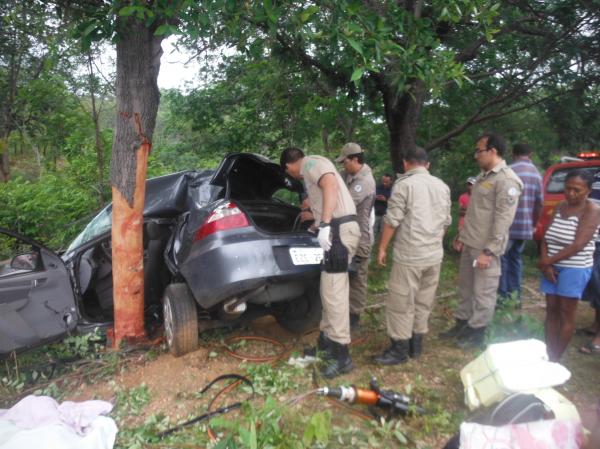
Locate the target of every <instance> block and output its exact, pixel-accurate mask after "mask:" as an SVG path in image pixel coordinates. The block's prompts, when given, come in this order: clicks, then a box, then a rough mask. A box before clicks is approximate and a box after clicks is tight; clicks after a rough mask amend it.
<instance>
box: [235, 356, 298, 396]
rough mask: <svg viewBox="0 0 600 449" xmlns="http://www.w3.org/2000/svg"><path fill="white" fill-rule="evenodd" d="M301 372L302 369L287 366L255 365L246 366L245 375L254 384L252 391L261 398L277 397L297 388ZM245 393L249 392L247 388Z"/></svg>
mask: <svg viewBox="0 0 600 449" xmlns="http://www.w3.org/2000/svg"><path fill="white" fill-rule="evenodd" d="M302 372H303V370H302V369H300V368H294V367H291V366H288V365H278V366H272V365H270V364H267V363H257V364H248V365H247V366H246V373H247V375H248V377H249V378H250V379H251V380H252V383H253V384H254V391H255V393H256V394H258V395H261V396H274V395H279V394H281V393H285V392H286V391H289V390H291V389H293V388H296V387H298V377H300V374H301V373H302ZM244 388H246V387H244ZM247 391H250V390H249V388H248V389H247Z"/></svg>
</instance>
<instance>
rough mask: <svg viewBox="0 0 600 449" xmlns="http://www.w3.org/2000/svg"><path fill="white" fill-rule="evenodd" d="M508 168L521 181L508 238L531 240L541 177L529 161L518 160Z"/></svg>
mask: <svg viewBox="0 0 600 449" xmlns="http://www.w3.org/2000/svg"><path fill="white" fill-rule="evenodd" d="M510 168H512V169H513V171H514V172H515V173H516V174H517V176H518V177H519V178H520V179H521V181H523V192H522V193H521V196H520V197H519V205H518V206H517V213H516V214H515V219H514V220H513V222H512V225H511V226H510V229H509V230H508V238H509V239H511V240H531V239H532V237H533V229H534V226H535V223H534V222H533V219H534V217H533V213H534V211H535V210H536V209H538V208H540V207H541V205H542V177H541V176H540V172H539V171H538V169H537V168H535V165H533V163H532V162H531V161H530V160H529V159H521V160H518V161H517V162H514V163H513V164H511V166H510Z"/></svg>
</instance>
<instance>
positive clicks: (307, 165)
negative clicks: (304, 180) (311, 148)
mask: <svg viewBox="0 0 600 449" xmlns="http://www.w3.org/2000/svg"><path fill="white" fill-rule="evenodd" d="M316 163H317V161H315V160H314V159H309V160H307V161H306V162H305V163H304V168H305V169H306V170H312V169H313V168H314V166H315V164H316Z"/></svg>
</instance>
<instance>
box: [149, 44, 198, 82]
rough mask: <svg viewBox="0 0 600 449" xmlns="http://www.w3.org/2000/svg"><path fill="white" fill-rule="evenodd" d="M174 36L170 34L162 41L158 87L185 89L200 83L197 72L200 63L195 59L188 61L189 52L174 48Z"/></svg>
mask: <svg viewBox="0 0 600 449" xmlns="http://www.w3.org/2000/svg"><path fill="white" fill-rule="evenodd" d="M175 39H176V37H175V36H170V37H168V38H167V39H165V40H164V41H163V43H162V48H163V55H162V58H161V60H160V72H159V74H158V87H159V88H160V89H180V90H183V91H187V90H189V89H190V88H192V87H196V86H198V85H199V84H200V82H199V79H200V77H199V76H198V72H199V70H200V65H199V64H198V63H197V62H196V61H190V62H188V61H189V59H190V54H189V53H187V52H185V51H183V50H182V49H180V50H175V47H174V45H173V44H174V42H175Z"/></svg>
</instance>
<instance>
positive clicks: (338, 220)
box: [331, 215, 357, 226]
mask: <svg viewBox="0 0 600 449" xmlns="http://www.w3.org/2000/svg"><path fill="white" fill-rule="evenodd" d="M351 221H357V219H356V215H344V216H343V217H338V218H332V219H331V226H339V225H343V224H344V223H350V222H351Z"/></svg>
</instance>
